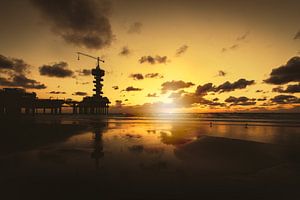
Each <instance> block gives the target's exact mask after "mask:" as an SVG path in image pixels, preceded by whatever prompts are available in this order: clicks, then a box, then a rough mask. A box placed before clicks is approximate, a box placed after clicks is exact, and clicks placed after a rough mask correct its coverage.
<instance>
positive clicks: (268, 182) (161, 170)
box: [0, 121, 300, 199]
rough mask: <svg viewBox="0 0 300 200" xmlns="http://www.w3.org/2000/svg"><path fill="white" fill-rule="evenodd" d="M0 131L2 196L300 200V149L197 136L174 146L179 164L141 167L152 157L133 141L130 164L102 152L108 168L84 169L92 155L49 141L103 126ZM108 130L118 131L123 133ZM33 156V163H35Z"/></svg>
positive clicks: (26, 126) (25, 126) (29, 125)
mask: <svg viewBox="0 0 300 200" xmlns="http://www.w3.org/2000/svg"><path fill="white" fill-rule="evenodd" d="M2 122H3V121H2ZM1 126H2V130H1V142H0V144H1V147H0V149H1V151H0V175H1V176H0V177H1V180H0V190H1V193H0V199H298V198H299V195H300V190H299V185H300V170H299V169H300V159H299V155H300V154H299V153H300V152H299V149H300V148H299V146H293V145H281V144H267V143H261V142H254V141H245V140H238V139H230V138H224V137H212V136H199V137H197V138H196V139H194V140H192V141H189V140H187V141H188V142H186V143H184V144H180V145H176V146H174V147H172V148H174V150H172V152H173V156H174V158H176V162H177V165H171V164H170V162H168V161H165V160H162V159H157V160H155V162H149V163H151V164H145V163H147V162H146V161H145V159H146V160H151V159H153V158H152V157H145V158H144V157H142V155H143V151H146V149H145V148H146V147H144V146H142V145H140V143H139V140H138V137H136V138H135V139H134V140H135V144H136V145H134V146H132V147H130V148H128V151H129V152H134V157H133V158H134V160H133V159H131V160H126V159H125V158H123V157H117V159H116V160H115V161H114V162H109V160H110V158H111V160H113V159H112V158H113V155H114V154H115V152H108V153H106V152H105V156H104V159H107V160H108V161H107V160H104V161H107V162H106V163H110V164H107V166H106V167H107V168H105V166H104V168H103V169H97V170H88V169H87V168H84V167H82V166H81V164H84V162H86V160H85V158H90V157H91V154H90V152H89V151H86V150H85V149H84V148H78V147H76V148H75V147H68V148H67V147H66V146H63V148H58V147H57V146H55V147H54V146H53V145H52V144H57V143H63V142H64V141H65V140H67V138H69V137H71V136H74V135H76V134H79V135H80V134H81V133H82V132H84V131H87V130H90V129H91V127H93V126H96V127H98V128H97V130H98V129H99V127H102V126H106V125H105V124H102V123H83V124H82V123H74V124H61V123H56V124H53V123H48V124H47V123H40V122H39V123H37V122H32V121H30V122H26V123H25V122H18V123H16V124H15V125H14V126H11V125H10V124H9V122H6V123H2V124H1ZM118 126H121V124H118ZM134 126H135V128H136V129H137V130H139V129H138V128H140V127H139V125H134ZM126 127H128V124H127V125H126ZM106 129H107V131H109V130H111V129H112V128H108V127H106ZM113 130H117V131H120V132H119V133H120V134H121V133H123V132H124V131H126V128H124V129H121V128H118V129H117V128H116V127H114V129H113ZM108 133H109V132H107V133H105V134H108ZM117 133H118V132H117ZM130 134H132V135H130ZM130 134H129V133H126V132H124V135H126V137H127V139H128V138H130V140H132V138H133V137H135V136H134V134H133V133H131V132H130ZM151 134H152V133H151ZM141 137H142V136H141ZM112 138H114V137H112ZM107 145H109V143H108V144H107ZM167 146H168V147H169V146H170V144H167ZM122 151H125V150H122ZM126 151H127V150H126ZM35 152H38V153H37V154H38V158H39V159H38V160H37V161H36V160H33V159H32V158H33V157H34V156H35ZM149 152H150V151H149ZM153 152H154V153H155V151H153V150H152V153H153ZM93 155H94V154H92V157H93ZM122 155H123V154H122ZM124 155H125V154H124ZM126 155H127V154H126ZM159 156H162V155H159ZM124 157H125V156H124ZM72 159H74V160H75V161H74V160H72ZM134 161H140V163H141V164H139V169H138V170H136V169H135V168H134V169H133V168H132V167H131V165H130V163H131V162H134ZM45 163H46V164H45ZM78 163H79V164H78ZM104 163H105V162H104Z"/></svg>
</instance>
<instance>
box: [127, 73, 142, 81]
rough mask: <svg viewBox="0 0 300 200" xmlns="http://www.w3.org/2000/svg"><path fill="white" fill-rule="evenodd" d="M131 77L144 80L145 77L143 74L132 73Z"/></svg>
mask: <svg viewBox="0 0 300 200" xmlns="http://www.w3.org/2000/svg"><path fill="white" fill-rule="evenodd" d="M129 77H130V78H133V79H134V80H143V79H144V76H143V74H139V73H138V74H130V75H129Z"/></svg>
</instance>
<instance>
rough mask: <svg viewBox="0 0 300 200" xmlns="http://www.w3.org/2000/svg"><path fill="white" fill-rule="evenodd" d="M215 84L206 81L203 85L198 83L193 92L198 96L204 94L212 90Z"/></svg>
mask: <svg viewBox="0 0 300 200" xmlns="http://www.w3.org/2000/svg"><path fill="white" fill-rule="evenodd" d="M214 91H215V86H213V84H212V83H206V84H204V85H199V86H198V87H197V89H196V92H195V94H196V95H198V96H205V95H207V93H208V92H214Z"/></svg>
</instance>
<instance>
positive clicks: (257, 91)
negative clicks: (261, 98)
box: [255, 90, 263, 93]
mask: <svg viewBox="0 0 300 200" xmlns="http://www.w3.org/2000/svg"><path fill="white" fill-rule="evenodd" d="M255 92H256V93H260V92H263V90H256V91H255Z"/></svg>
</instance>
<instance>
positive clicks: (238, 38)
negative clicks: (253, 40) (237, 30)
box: [236, 31, 250, 41]
mask: <svg viewBox="0 0 300 200" xmlns="http://www.w3.org/2000/svg"><path fill="white" fill-rule="evenodd" d="M249 34H250V32H249V31H248V32H246V33H245V34H243V35H241V36H238V37H237V38H236V40H237V41H243V40H246V39H247V37H248V36H249Z"/></svg>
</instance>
